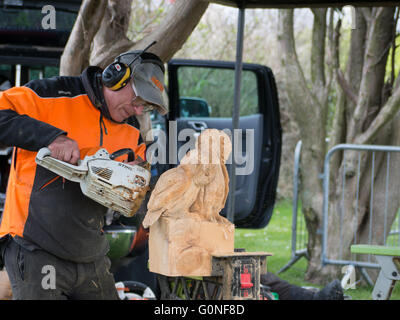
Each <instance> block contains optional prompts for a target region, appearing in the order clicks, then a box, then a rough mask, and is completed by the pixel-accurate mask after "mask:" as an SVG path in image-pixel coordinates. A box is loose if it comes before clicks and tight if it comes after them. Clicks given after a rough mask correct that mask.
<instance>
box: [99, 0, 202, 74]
mask: <svg viewBox="0 0 400 320" xmlns="http://www.w3.org/2000/svg"><path fill="white" fill-rule="evenodd" d="M207 7H208V2H206V1H202V0H192V1H186V0H176V1H175V2H174V4H173V5H172V8H171V9H170V10H169V12H168V13H167V15H166V17H165V18H164V19H163V21H162V22H161V24H160V25H159V26H158V27H157V29H156V30H154V31H153V32H152V33H151V34H149V35H148V36H146V37H144V38H143V39H141V40H140V41H138V42H137V43H133V42H131V41H129V40H126V39H122V40H119V41H118V42H116V43H114V44H113V45H112V46H110V47H109V48H108V50H107V51H105V52H99V54H98V55H96V56H94V57H93V59H92V63H93V64H95V65H100V66H103V65H106V64H107V62H109V61H110V60H109V59H110V57H115V56H116V55H118V54H120V53H122V52H124V51H129V50H134V49H139V48H143V47H145V46H146V45H148V44H149V43H151V42H153V41H157V43H156V44H155V45H154V46H153V47H151V48H150V50H149V51H150V52H153V53H155V54H157V55H158V56H159V57H160V58H161V59H162V60H163V61H168V60H170V59H171V58H172V56H173V55H174V54H175V52H176V51H178V50H179V49H180V48H181V47H182V45H183V44H184V43H185V41H186V40H187V38H188V37H189V35H190V34H191V33H192V31H193V29H194V28H195V27H196V25H197V24H198V22H199V21H200V19H201V17H202V15H203V14H204V12H205V11H206V9H207Z"/></svg>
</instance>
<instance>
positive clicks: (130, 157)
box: [110, 148, 135, 162]
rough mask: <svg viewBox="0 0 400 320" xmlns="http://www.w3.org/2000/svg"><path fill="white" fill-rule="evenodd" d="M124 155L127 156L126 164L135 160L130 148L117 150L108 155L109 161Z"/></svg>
mask: <svg viewBox="0 0 400 320" xmlns="http://www.w3.org/2000/svg"><path fill="white" fill-rule="evenodd" d="M124 154H128V162H132V161H134V160H135V153H134V152H133V150H132V149H130V148H124V149H119V150H117V151H115V152H113V153H112V154H110V159H111V160H114V159H115V158H118V157H120V156H122V155H124Z"/></svg>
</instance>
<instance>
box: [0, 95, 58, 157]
mask: <svg viewBox="0 0 400 320" xmlns="http://www.w3.org/2000/svg"><path fill="white" fill-rule="evenodd" d="M40 109H41V108H40V106H39V104H38V103H37V102H36V100H35V97H34V93H33V92H32V91H31V90H30V89H28V88H26V87H16V88H11V89H9V90H7V91H4V92H0V142H2V143H3V144H5V145H8V146H13V147H18V148H22V149H25V150H29V151H37V150H39V149H40V148H42V147H45V146H48V145H49V144H50V143H51V142H52V141H53V140H54V139H55V138H57V137H58V136H59V135H61V134H66V132H65V131H63V130H61V129H58V128H56V127H54V126H52V125H50V124H48V123H46V122H44V121H41V119H42V118H44V117H43V112H44V111H43V110H40Z"/></svg>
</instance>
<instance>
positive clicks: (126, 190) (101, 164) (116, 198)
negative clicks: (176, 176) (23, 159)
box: [35, 148, 151, 217]
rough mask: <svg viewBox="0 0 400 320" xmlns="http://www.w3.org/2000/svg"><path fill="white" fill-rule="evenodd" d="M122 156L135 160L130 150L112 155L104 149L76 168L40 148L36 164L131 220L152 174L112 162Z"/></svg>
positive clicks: (141, 169)
mask: <svg viewBox="0 0 400 320" xmlns="http://www.w3.org/2000/svg"><path fill="white" fill-rule="evenodd" d="M125 153H128V161H132V160H133V159H134V153H133V151H132V150H131V149H121V150H118V151H116V152H114V153H113V154H111V155H110V154H109V153H108V152H107V150H106V149H99V150H98V151H97V152H96V153H95V154H94V155H91V156H85V158H84V159H83V160H79V161H78V165H72V164H70V163H66V162H64V161H61V160H58V159H55V158H53V157H51V156H50V155H51V151H50V150H49V149H48V148H42V149H40V150H39V152H38V153H37V156H36V159H35V160H36V163H37V164H38V165H40V166H42V167H44V168H46V169H48V170H50V171H52V172H54V173H56V174H58V175H60V176H61V177H64V178H65V179H67V180H70V181H74V182H78V183H80V187H81V190H82V193H83V194H84V195H85V196H87V197H88V198H90V199H92V200H94V201H96V202H98V203H100V204H101V205H103V206H105V207H107V208H110V209H112V210H115V211H118V212H119V213H121V214H122V215H124V216H126V217H132V216H133V215H134V214H135V213H136V211H137V210H138V209H139V207H140V204H141V202H142V200H143V199H144V196H145V195H146V192H147V191H148V189H149V183H150V177H151V173H150V171H149V170H148V169H147V168H145V167H143V166H141V165H133V166H132V165H129V164H126V163H122V162H119V161H115V160H113V159H115V158H117V157H119V156H121V155H122V154H125Z"/></svg>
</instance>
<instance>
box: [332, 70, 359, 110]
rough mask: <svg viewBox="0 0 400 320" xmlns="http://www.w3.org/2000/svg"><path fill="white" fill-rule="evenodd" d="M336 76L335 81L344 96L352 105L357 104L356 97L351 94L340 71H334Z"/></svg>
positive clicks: (351, 91)
mask: <svg viewBox="0 0 400 320" xmlns="http://www.w3.org/2000/svg"><path fill="white" fill-rule="evenodd" d="M336 76H337V78H336V79H337V81H338V83H339V85H340V87H341V88H342V90H343V91H344V93H345V94H346V96H347V97H348V98H349V99H350V100H351V101H352V102H353V103H354V104H357V99H358V97H357V95H356V94H355V93H354V92H353V90H352V88H351V87H350V84H349V83H348V82H347V80H346V78H345V77H344V75H343V72H342V70H340V69H337V70H336Z"/></svg>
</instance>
